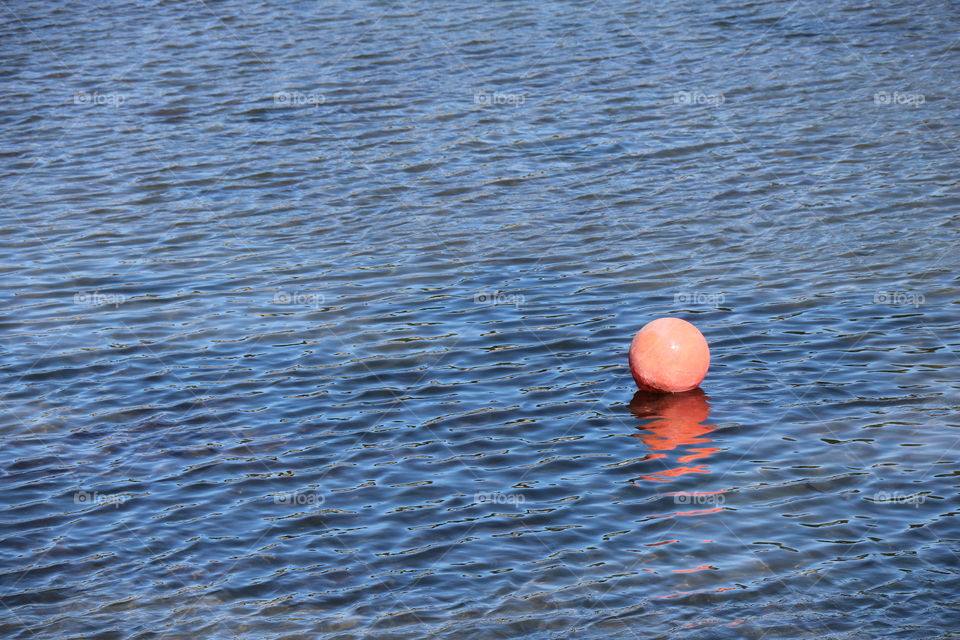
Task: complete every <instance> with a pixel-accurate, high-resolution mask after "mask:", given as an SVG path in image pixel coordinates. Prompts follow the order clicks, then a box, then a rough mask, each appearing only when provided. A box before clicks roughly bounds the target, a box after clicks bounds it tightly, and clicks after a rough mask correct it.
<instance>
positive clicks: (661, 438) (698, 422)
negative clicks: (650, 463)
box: [630, 387, 719, 482]
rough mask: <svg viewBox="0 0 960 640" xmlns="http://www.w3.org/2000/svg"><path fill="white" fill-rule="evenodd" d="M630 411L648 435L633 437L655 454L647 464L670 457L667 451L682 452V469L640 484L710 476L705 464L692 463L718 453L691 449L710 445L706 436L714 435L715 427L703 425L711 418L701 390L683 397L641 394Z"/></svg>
mask: <svg viewBox="0 0 960 640" xmlns="http://www.w3.org/2000/svg"><path fill="white" fill-rule="evenodd" d="M630 410H631V411H632V412H633V414H634V415H635V416H636V417H638V418H641V419H643V420H649V421H650V422H647V423H646V424H643V425H640V426H638V428H639V429H642V430H643V431H645V432H646V433H638V434H634V435H633V437H635V438H639V439H640V440H641V441H643V443H644V444H645V445H646V446H647V448H649V449H650V451H652V452H655V453H650V454H648V455H647V457H646V458H645V459H646V460H655V459H657V458H664V459H667V458H669V457H670V455H668V454H667V453H662V452H665V451H673V450H675V449H679V450H680V451H681V452H682V455H679V456H677V457H676V461H677V462H678V463H679V466H676V467H672V468H669V469H664V470H662V471H657V472H655V473H650V474H647V475H643V476H640V478H639V479H640V480H647V481H650V482H668V481H670V480H671V479H673V478H676V477H677V476H682V475H684V474H687V473H710V469H709V467H708V466H707V465H706V464H703V463H701V464H696V465H690V464H689V463H691V462H693V461H695V460H700V459H702V458H706V457H707V456H709V455H710V454H711V453H715V452H716V451H718V450H719V448H718V447H703V446H690V445H700V444H703V443H707V442H710V441H711V440H710V438H704V437H703V436H704V435H705V434H708V433H710V432H711V431H713V429H714V427H713V425H709V424H704V423H705V422H706V421H707V420H708V419H709V418H710V402H709V398H707V394H705V393H704V392H703V389H700V388H699V387H698V388H696V389H694V390H692V391H685V392H683V393H648V392H646V391H638V392H637V393H636V394H635V395H634V396H633V400H631V401H630Z"/></svg>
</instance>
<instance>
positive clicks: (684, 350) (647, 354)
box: [628, 318, 710, 393]
mask: <svg viewBox="0 0 960 640" xmlns="http://www.w3.org/2000/svg"><path fill="white" fill-rule="evenodd" d="M628 360H629V362H630V373H631V374H633V379H634V381H636V383H637V386H638V387H640V388H641V389H643V390H644V391H653V392H657V393H676V392H679V391H689V390H690V389H695V388H696V387H697V386H698V385H699V384H700V383H701V382H703V378H704V377H705V376H706V375H707V369H709V368H710V347H708V346H707V340H706V339H705V338H704V337H703V334H702V333H700V331H699V330H698V329H697V328H696V327H695V326H693V325H692V324H690V323H689V322H687V321H686V320H681V319H680V318H658V319H656V320H654V321H653V322H650V323H648V324H647V325H646V326H645V327H644V328H643V329H640V331H638V332H637V335H635V336H634V337H633V342H631V343H630V354H629V356H628Z"/></svg>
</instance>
